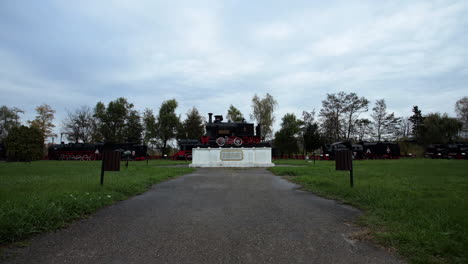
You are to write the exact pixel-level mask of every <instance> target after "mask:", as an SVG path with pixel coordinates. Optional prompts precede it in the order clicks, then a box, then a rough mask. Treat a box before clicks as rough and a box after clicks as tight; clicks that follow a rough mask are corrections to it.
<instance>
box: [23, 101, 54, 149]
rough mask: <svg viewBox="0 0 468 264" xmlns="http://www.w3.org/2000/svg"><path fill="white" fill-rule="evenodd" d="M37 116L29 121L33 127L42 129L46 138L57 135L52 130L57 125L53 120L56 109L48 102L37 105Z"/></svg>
mask: <svg viewBox="0 0 468 264" xmlns="http://www.w3.org/2000/svg"><path fill="white" fill-rule="evenodd" d="M36 112H37V116H36V119H34V120H33V121H28V122H29V123H30V125H31V126H32V127H35V128H37V129H39V130H40V131H41V134H42V137H43V138H44V140H46V139H47V138H48V137H56V136H57V135H56V134H54V133H53V132H52V129H53V128H54V127H55V125H54V123H52V121H53V120H54V114H55V110H53V109H52V107H50V105H48V104H43V105H40V106H38V107H36Z"/></svg>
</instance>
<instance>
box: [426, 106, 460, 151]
mask: <svg viewBox="0 0 468 264" xmlns="http://www.w3.org/2000/svg"><path fill="white" fill-rule="evenodd" d="M462 126H463V124H462V123H461V122H460V121H459V120H457V119H456V118H451V117H448V115H447V114H443V115H441V114H440V113H432V114H429V115H427V116H426V117H425V118H424V129H423V130H422V133H421V141H422V142H423V143H424V144H446V143H450V142H453V140H454V139H455V138H456V136H457V134H458V132H459V131H460V130H461V128H462Z"/></svg>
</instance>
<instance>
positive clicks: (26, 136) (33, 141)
mask: <svg viewBox="0 0 468 264" xmlns="http://www.w3.org/2000/svg"><path fill="white" fill-rule="evenodd" d="M43 144H44V137H43V131H41V130H40V129H39V128H37V127H33V126H31V127H27V126H19V127H18V126H16V127H13V128H12V129H11V131H10V133H9V134H8V136H7V137H6V138H5V146H6V149H7V157H8V160H9V161H32V160H37V159H40V158H41V157H42V153H43V152H42V151H43Z"/></svg>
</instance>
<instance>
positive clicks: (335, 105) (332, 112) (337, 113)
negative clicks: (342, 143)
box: [320, 92, 346, 141]
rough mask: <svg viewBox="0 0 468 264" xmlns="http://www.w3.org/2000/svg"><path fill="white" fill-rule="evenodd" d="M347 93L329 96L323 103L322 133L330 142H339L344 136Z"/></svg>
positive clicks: (321, 115)
mask: <svg viewBox="0 0 468 264" xmlns="http://www.w3.org/2000/svg"><path fill="white" fill-rule="evenodd" d="M345 100H346V93H345V92H339V93H337V94H327V98H326V99H325V100H323V101H322V109H320V117H321V119H322V132H323V134H325V135H327V137H328V141H337V140H339V139H340V138H342V135H343V131H344V129H343V122H342V121H343V114H344V113H345V110H346V106H345Z"/></svg>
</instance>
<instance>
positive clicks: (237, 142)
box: [234, 137, 242, 146]
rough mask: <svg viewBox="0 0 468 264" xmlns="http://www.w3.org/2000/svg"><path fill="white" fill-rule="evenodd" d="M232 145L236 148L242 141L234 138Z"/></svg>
mask: <svg viewBox="0 0 468 264" xmlns="http://www.w3.org/2000/svg"><path fill="white" fill-rule="evenodd" d="M234 145H236V146H240V145H242V139H241V138H238V137H236V138H235V139H234Z"/></svg>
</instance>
